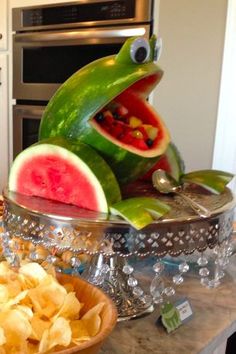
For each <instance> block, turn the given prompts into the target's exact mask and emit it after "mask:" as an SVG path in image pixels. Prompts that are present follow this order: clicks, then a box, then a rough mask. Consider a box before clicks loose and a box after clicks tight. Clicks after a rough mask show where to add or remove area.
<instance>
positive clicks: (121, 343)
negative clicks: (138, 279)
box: [99, 255, 236, 354]
mask: <svg viewBox="0 0 236 354" xmlns="http://www.w3.org/2000/svg"><path fill="white" fill-rule="evenodd" d="M235 294H236V255H234V256H232V257H231V262H230V265H229V266H228V268H227V274H226V276H225V277H224V278H223V279H222V284H221V285H220V286H219V287H218V288H216V289H207V288H205V287H203V286H202V285H201V284H200V281H199V278H198V277H197V276H195V277H194V276H189V277H186V280H185V281H184V283H183V284H181V285H180V286H178V288H177V296H178V297H187V298H188V300H189V301H190V303H191V306H192V308H193V312H194V317H193V318H192V319H191V320H190V321H189V322H188V323H185V324H184V325H182V326H180V327H179V328H178V329H177V330H176V331H175V332H172V333H171V334H167V332H166V331H165V330H164V328H163V327H162V326H161V325H160V324H159V325H156V324H155V322H156V320H157V318H158V317H159V311H158V308H156V310H155V311H154V312H153V313H152V314H150V315H148V316H145V317H143V318H139V319H134V320H130V321H125V322H119V323H118V324H117V326H116V328H115V330H114V331H113V333H112V334H111V335H110V336H109V338H108V339H107V340H106V342H105V343H104V345H103V346H102V349H101V351H100V352H99V354H144V353H145V354H147V353H156V354H159V353H160V354H173V353H174V354H196V353H199V354H209V353H213V351H214V350H215V349H216V348H217V347H219V346H220V345H221V344H222V343H223V342H225V341H226V340H227V338H228V337H229V336H230V335H231V334H233V333H234V332H235V331H236V296H235Z"/></svg>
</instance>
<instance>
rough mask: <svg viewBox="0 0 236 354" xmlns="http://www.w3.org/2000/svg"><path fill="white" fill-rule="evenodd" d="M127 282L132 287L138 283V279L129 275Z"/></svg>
mask: <svg viewBox="0 0 236 354" xmlns="http://www.w3.org/2000/svg"><path fill="white" fill-rule="evenodd" d="M127 283H128V285H129V286H130V287H131V288H134V287H135V286H137V285H138V281H137V279H135V278H134V277H129V278H128V280H127Z"/></svg>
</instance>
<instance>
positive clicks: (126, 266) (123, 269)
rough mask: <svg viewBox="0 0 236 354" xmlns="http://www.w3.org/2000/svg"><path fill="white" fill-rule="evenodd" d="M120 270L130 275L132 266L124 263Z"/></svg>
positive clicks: (132, 269)
mask: <svg viewBox="0 0 236 354" xmlns="http://www.w3.org/2000/svg"><path fill="white" fill-rule="evenodd" d="M122 271H123V273H125V274H127V275H130V274H132V273H133V271H134V268H133V267H132V266H131V265H128V264H126V265H124V267H123V268H122Z"/></svg>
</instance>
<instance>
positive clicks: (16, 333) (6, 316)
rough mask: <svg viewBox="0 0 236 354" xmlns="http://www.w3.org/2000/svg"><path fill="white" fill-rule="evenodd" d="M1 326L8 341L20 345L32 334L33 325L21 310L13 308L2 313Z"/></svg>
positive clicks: (0, 316)
mask: <svg viewBox="0 0 236 354" xmlns="http://www.w3.org/2000/svg"><path fill="white" fill-rule="evenodd" d="M0 327H2V328H3V330H4V334H5V336H6V339H7V343H11V344H12V345H18V344H19V343H21V342H23V341H24V340H25V339H27V338H28V337H29V336H30V334H31V325H30V323H29V321H28V320H27V319H26V317H25V315H24V314H22V312H21V311H19V310H16V309H13V310H9V311H5V312H1V314H0Z"/></svg>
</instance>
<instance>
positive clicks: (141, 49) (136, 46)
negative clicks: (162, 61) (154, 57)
mask: <svg viewBox="0 0 236 354" xmlns="http://www.w3.org/2000/svg"><path fill="white" fill-rule="evenodd" d="M149 56H150V46H149V42H148V41H147V40H146V39H145V38H137V39H135V40H134V41H133V43H132V44H131V47H130V57H131V59H132V61H133V62H134V63H138V64H141V63H145V62H146V61H148V59H149Z"/></svg>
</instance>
